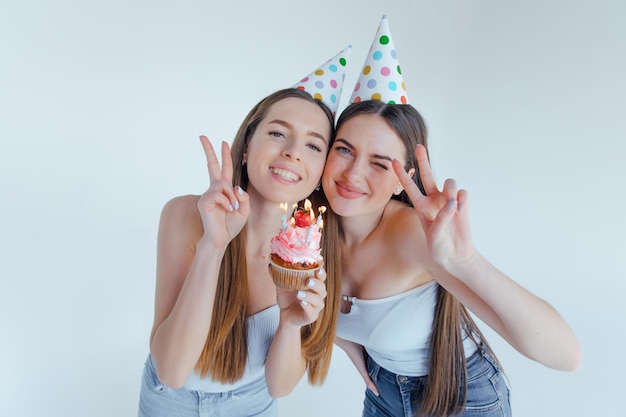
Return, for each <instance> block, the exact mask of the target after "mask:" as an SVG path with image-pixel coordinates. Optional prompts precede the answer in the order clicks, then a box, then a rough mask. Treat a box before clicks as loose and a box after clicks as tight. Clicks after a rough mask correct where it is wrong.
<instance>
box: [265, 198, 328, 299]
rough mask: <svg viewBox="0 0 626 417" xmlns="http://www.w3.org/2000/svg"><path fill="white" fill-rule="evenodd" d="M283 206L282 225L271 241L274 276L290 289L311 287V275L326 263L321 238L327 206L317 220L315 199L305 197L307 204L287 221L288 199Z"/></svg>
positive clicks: (280, 284) (279, 282) (281, 285)
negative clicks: (314, 206)
mask: <svg viewBox="0 0 626 417" xmlns="http://www.w3.org/2000/svg"><path fill="white" fill-rule="evenodd" d="M281 209H282V210H283V216H282V227H281V229H280V231H279V232H278V234H277V235H276V236H274V237H273V238H272V240H271V241H270V260H271V262H272V276H273V278H274V284H276V286H277V287H281V288H286V289H290V290H305V289H307V286H306V281H307V278H309V277H311V276H314V275H315V272H316V271H317V270H318V269H319V268H320V267H321V266H322V265H323V264H324V261H323V258H322V254H321V252H322V250H321V248H320V241H321V239H322V227H323V221H322V213H324V212H325V211H326V207H324V206H321V207H320V208H319V215H318V217H317V220H315V216H314V214H313V209H312V207H311V202H310V201H309V200H305V203H304V208H298V209H296V211H295V212H294V214H293V216H292V217H291V219H290V220H289V222H287V216H286V214H287V203H282V204H281Z"/></svg>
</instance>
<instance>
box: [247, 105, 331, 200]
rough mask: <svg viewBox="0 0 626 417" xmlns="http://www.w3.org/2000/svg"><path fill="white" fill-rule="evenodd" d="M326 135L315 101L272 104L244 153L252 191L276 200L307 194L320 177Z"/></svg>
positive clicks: (326, 126) (326, 122)
mask: <svg viewBox="0 0 626 417" xmlns="http://www.w3.org/2000/svg"><path fill="white" fill-rule="evenodd" d="M330 135H331V126H330V122H329V120H328V118H327V117H326V115H325V114H324V112H323V111H322V109H321V108H320V107H319V106H317V105H316V104H314V103H310V102H308V101H306V100H303V99H299V98H295V97H290V98H286V99H284V100H281V101H279V102H277V103H275V104H273V105H272V106H271V107H270V108H269V110H268V111H267V114H266V115H265V117H264V118H263V120H262V121H261V122H260V123H259V125H258V127H257V129H256V131H255V132H254V135H252V137H251V138H250V141H249V142H248V146H247V149H246V153H245V154H244V162H246V163H247V169H248V178H249V183H250V185H252V187H253V189H254V191H256V192H258V193H259V194H260V195H261V196H263V197H264V198H265V199H267V200H270V201H273V202H277V203H280V202H296V201H299V200H302V199H304V198H306V197H308V196H309V195H310V194H311V193H312V192H313V189H314V188H315V187H316V186H317V185H318V183H319V181H320V178H321V176H322V171H323V170H324V163H325V161H326V155H327V153H328V144H329V143H330ZM248 191H250V189H249V190H248Z"/></svg>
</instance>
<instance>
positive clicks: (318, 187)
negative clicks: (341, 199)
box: [315, 182, 322, 191]
mask: <svg viewBox="0 0 626 417" xmlns="http://www.w3.org/2000/svg"><path fill="white" fill-rule="evenodd" d="M321 186H322V183H321V182H320V183H318V184H317V186H316V187H315V191H319V190H320V187H321Z"/></svg>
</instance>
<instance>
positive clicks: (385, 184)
mask: <svg viewBox="0 0 626 417" xmlns="http://www.w3.org/2000/svg"><path fill="white" fill-rule="evenodd" d="M394 159H397V160H399V161H400V162H402V163H403V164H404V162H405V159H406V151H405V148H404V145H403V143H402V141H401V140H400V138H399V137H398V135H397V133H396V132H395V131H394V130H393V129H392V128H391V127H390V126H389V125H388V124H387V122H386V121H385V120H384V119H382V118H381V117H380V116H377V115H372V114H362V115H358V116H355V117H353V118H351V119H349V120H348V121H346V122H345V123H344V124H343V125H342V126H341V128H340V129H339V130H338V131H337V135H336V139H335V142H334V143H333V147H332V148H331V150H330V153H329V154H328V159H327V161H326V168H325V169H324V175H323V177H322V184H323V186H324V193H325V194H326V197H327V198H328V201H329V203H330V205H331V207H332V209H333V210H334V211H335V212H336V213H337V214H338V215H340V216H343V217H349V216H356V215H362V214H369V213H378V212H380V211H382V210H383V209H384V207H385V205H386V204H387V203H388V202H389V199H390V198H391V196H392V194H393V193H394V191H395V189H396V187H397V186H398V185H399V180H398V177H397V176H396V174H395V172H394V171H393V168H392V166H391V161H393V160H394Z"/></svg>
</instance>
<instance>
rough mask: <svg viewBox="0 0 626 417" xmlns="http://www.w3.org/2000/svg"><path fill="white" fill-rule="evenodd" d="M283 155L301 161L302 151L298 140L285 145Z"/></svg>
mask: <svg viewBox="0 0 626 417" xmlns="http://www.w3.org/2000/svg"><path fill="white" fill-rule="evenodd" d="M282 155H283V156H284V157H285V158H289V159H295V160H296V161H300V160H301V158H302V151H301V150H300V148H299V144H298V143H297V141H290V142H289V143H288V144H287V145H285V148H284V149H283V151H282Z"/></svg>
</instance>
